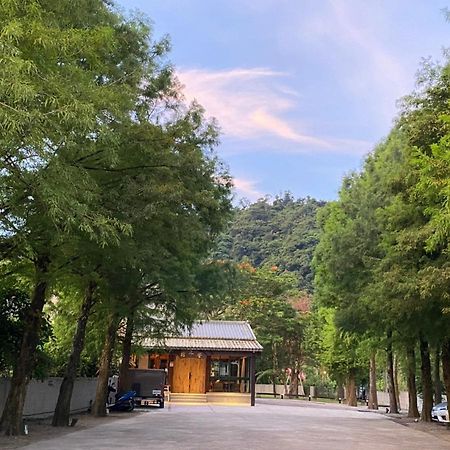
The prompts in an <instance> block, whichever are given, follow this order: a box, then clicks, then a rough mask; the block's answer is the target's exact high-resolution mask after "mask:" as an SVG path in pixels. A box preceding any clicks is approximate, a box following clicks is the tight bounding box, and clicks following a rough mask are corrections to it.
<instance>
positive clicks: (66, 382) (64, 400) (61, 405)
mask: <svg viewBox="0 0 450 450" xmlns="http://www.w3.org/2000/svg"><path fill="white" fill-rule="evenodd" d="M95 288H96V283H95V282H94V281H89V283H88V285H87V287H86V290H85V293H84V299H83V303H82V305H81V311H80V315H79V317H78V322H77V329H76V331H75V335H74V337H73V342H72V352H71V353H70V357H69V361H68V363H67V366H66V369H65V373H64V379H63V381H62V383H61V387H60V388H59V396H58V401H57V403H56V408H55V412H54V414H53V420H52V425H53V426H54V427H66V426H68V425H69V416H70V402H71V400H72V392H73V385H74V382H75V377H76V375H77V370H78V366H79V365H80V358H81V352H82V351H83V348H84V338H85V335H86V325H87V322H88V319H89V314H90V312H91V308H92V306H93V304H94V292H95Z"/></svg>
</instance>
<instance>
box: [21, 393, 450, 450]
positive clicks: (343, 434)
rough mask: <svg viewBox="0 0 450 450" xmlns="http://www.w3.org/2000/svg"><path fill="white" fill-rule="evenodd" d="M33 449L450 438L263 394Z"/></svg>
mask: <svg viewBox="0 0 450 450" xmlns="http://www.w3.org/2000/svg"><path fill="white" fill-rule="evenodd" d="M436 426H437V425H436ZM442 431H443V432H445V430H442ZM449 434H450V432H449ZM26 448H27V449H30V450H31V449H35V450H38V449H39V450H60V449H64V450H71V449H96V450H98V449H114V448H120V449H123V448H127V449H129V450H132V449H165V450H169V449H170V450H172V449H173V450H175V449H176V450H180V449H192V450H193V449H195V450H199V449H217V450H219V449H237V448H239V449H252V450H256V449H270V450H273V449H276V450H284V449H308V450H314V449H326V450H339V449H345V450H348V449H364V450H372V449H373V450H375V449H377V450H388V449H405V450H406V449H408V450H414V449H421V450H423V449H433V450H441V449H442V450H444V449H447V450H448V449H449V448H450V440H447V439H446V436H445V435H442V436H441V435H439V436H434V435H432V434H429V433H424V432H422V431H418V430H416V429H413V428H410V427H406V426H403V425H400V424H398V423H395V422H394V421H392V420H390V419H388V418H386V417H385V416H384V415H382V414H374V413H369V412H362V411H358V410H356V409H349V408H346V407H342V406H338V405H321V404H314V403H308V402H303V401H287V400H285V401H270V400H260V401H259V403H258V404H257V405H256V407H254V408H251V407H242V406H216V405H214V406H211V405H201V406H200V405H199V406H197V405H192V406H188V405H169V406H166V409H164V410H159V409H155V410H151V411H149V412H144V413H133V414H131V415H130V418H129V419H124V420H116V421H111V422H109V423H106V424H103V425H99V426H97V427H94V428H90V429H86V430H82V431H79V432H74V433H71V434H67V435H64V436H61V437H59V438H57V439H53V440H47V441H41V442H39V443H36V444H33V445H30V446H27V447H26Z"/></svg>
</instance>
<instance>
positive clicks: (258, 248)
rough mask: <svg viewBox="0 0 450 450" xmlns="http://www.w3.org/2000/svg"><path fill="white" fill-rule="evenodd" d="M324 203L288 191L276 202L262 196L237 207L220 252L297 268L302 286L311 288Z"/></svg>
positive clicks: (256, 263) (258, 262)
mask: <svg viewBox="0 0 450 450" xmlns="http://www.w3.org/2000/svg"><path fill="white" fill-rule="evenodd" d="M324 204H325V202H322V201H318V200H315V199H313V198H310V197H307V198H300V199H297V200H296V199H294V197H293V196H292V194H290V193H285V194H284V196H282V197H277V198H275V200H274V201H273V202H270V201H269V200H268V199H261V200H258V201H257V202H256V203H253V204H250V205H247V206H243V207H240V208H237V209H236V211H235V215H234V219H233V221H232V223H231V224H230V226H229V228H228V230H227V232H226V233H224V234H223V235H222V237H221V239H220V242H219V246H218V253H217V255H216V256H217V257H219V258H226V259H231V260H234V261H237V262H240V261H242V260H248V261H249V262H250V263H251V264H252V265H253V266H254V267H261V266H277V267H278V268H279V269H280V270H287V271H290V272H294V273H296V274H297V275H298V280H299V281H298V283H299V287H300V288H301V289H304V290H307V291H308V292H311V291H312V278H313V275H312V271H311V259H312V254H313V252H314V248H315V247H316V245H317V242H318V228H317V225H316V214H317V211H318V209H319V208H320V207H322V206H323V205H324Z"/></svg>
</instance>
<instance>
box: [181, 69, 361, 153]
mask: <svg viewBox="0 0 450 450" xmlns="http://www.w3.org/2000/svg"><path fill="white" fill-rule="evenodd" d="M178 77H179V79H180V81H181V83H182V84H183V86H184V94H185V96H186V98H187V100H194V99H195V100H197V101H198V102H199V103H200V104H201V105H203V106H204V107H205V109H206V111H207V115H208V116H212V117H215V118H216V119H217V120H218V122H219V125H220V127H221V129H222V132H223V133H224V135H225V136H227V137H232V138H238V139H248V140H256V141H260V142H263V143H264V142H266V143H267V139H271V140H272V141H271V144H273V145H271V147H272V148H273V149H277V151H287V152H292V151H296V152H311V151H321V152H324V151H325V152H330V151H331V152H336V151H337V152H344V153H357V154H359V153H361V151H360V142H358V143H355V146H342V145H341V144H342V142H340V140H339V139H333V138H327V137H321V136H315V135H313V134H312V133H308V131H307V130H305V128H306V126H305V125H304V123H302V120H301V118H300V117H298V116H297V118H296V119H295V121H293V120H289V119H287V118H286V115H287V114H288V113H290V114H291V115H292V114H293V113H294V115H295V112H296V108H297V107H298V102H299V101H301V94H299V93H297V92H295V91H293V90H292V89H291V88H289V87H287V86H285V85H283V83H282V82H281V81H280V80H282V78H283V77H288V75H287V74H284V73H282V72H276V71H273V70H270V69H267V68H250V69H229V70H208V69H184V70H179V71H178ZM277 139H278V141H279V142H285V143H286V142H288V143H291V144H296V145H295V146H292V145H291V146H288V147H286V146H283V145H281V146H280V145H278V146H277V145H276V142H274V140H277ZM347 143H348V141H347ZM355 149H356V150H355ZM365 151H367V149H365Z"/></svg>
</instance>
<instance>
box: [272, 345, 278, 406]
mask: <svg viewBox="0 0 450 450" xmlns="http://www.w3.org/2000/svg"><path fill="white" fill-rule="evenodd" d="M277 373H278V364H277V346H276V344H275V342H273V343H272V388H273V396H274V398H276V396H277V375H276V374H277Z"/></svg>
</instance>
